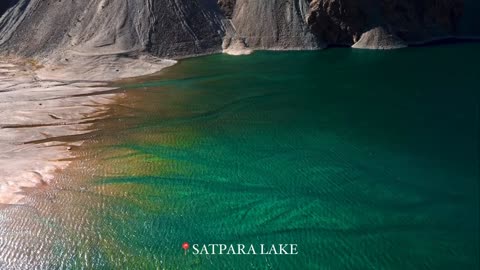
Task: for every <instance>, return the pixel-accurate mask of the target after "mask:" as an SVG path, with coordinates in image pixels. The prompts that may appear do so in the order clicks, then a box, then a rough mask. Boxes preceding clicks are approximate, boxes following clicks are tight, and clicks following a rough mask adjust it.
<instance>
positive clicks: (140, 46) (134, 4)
mask: <svg viewBox="0 0 480 270" xmlns="http://www.w3.org/2000/svg"><path fill="white" fill-rule="evenodd" d="M478 11H480V1H477V0H82V1H79V0H2V2H1V4H0V16H1V18H0V53H1V54H19V55H23V56H35V57H42V56H49V57H51V56H52V55H56V56H59V55H61V56H59V58H61V59H64V58H65V54H67V55H68V53H72V52H75V53H76V54H81V55H91V54H95V55H99V54H102V55H105V54H117V55H118V54H123V55H136V54H138V53H148V54H152V55H155V56H161V57H183V56H190V55H198V54H205V53H213V52H220V51H222V50H227V51H228V50H229V49H230V50H234V51H242V50H249V49H317V48H324V47H326V46H328V45H347V46H354V47H358V48H396V47H403V46H406V45H408V44H416V43H423V42H428V41H431V40H435V39H443V38H450V37H466V36H468V37H473V36H479V34H480V23H479V21H480V20H478V19H477V18H476V14H478ZM67 59H68V58H67Z"/></svg>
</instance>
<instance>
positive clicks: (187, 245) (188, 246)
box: [182, 242, 190, 255]
mask: <svg viewBox="0 0 480 270" xmlns="http://www.w3.org/2000/svg"><path fill="white" fill-rule="evenodd" d="M182 248H183V249H184V250H185V255H187V250H188V249H189V248H190V244H189V243H188V242H185V243H183V244H182Z"/></svg>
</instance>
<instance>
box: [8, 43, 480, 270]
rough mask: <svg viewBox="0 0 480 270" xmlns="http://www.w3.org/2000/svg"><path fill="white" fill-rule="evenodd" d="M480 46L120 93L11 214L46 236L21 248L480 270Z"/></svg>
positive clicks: (201, 71)
mask: <svg viewBox="0 0 480 270" xmlns="http://www.w3.org/2000/svg"><path fill="white" fill-rule="evenodd" d="M478 51H480V45H479V44H455V45H442V46H435V47H417V48H408V49H402V50H397V51H369V50H352V49H347V48H336V49H328V50H324V51H316V52H257V53H254V54H252V55H249V56H243V57H232V56H227V55H213V56H206V57H199V58H194V59H188V60H183V61H181V62H180V63H179V64H178V65H176V66H174V67H172V68H169V69H167V70H165V71H163V72H162V73H160V74H158V75H155V76H149V77H145V78H142V79H136V80H130V81H125V82H122V83H121V84H120V86H121V91H122V92H125V93H126V95H125V97H124V98H122V99H121V100H120V101H119V102H118V104H117V105H113V106H112V107H111V109H110V111H109V116H108V117H107V118H106V119H105V120H103V121H100V122H99V123H97V124H96V127H97V128H98V131H96V132H94V133H92V134H90V135H88V137H87V138H86V139H87V142H86V144H85V145H84V146H83V147H80V148H78V149H75V150H76V151H77V153H78V154H79V155H80V157H81V158H80V160H79V161H76V162H74V166H72V167H71V168H70V172H69V173H68V174H67V175H65V176H64V177H63V179H59V181H58V183H57V186H58V188H57V189H55V190H50V191H48V192H47V194H46V195H45V194H43V193H42V194H38V195H36V196H34V199H32V200H31V201H30V202H29V205H31V206H32V207H37V208H38V209H40V213H38V214H35V215H36V217H35V218H33V217H31V216H32V214H31V213H32V210H27V209H25V208H20V207H18V208H10V209H8V210H6V211H4V212H5V213H4V214H3V215H4V217H7V216H12V215H21V216H26V220H27V221H25V222H24V223H28V224H33V225H29V226H32V228H34V229H33V230H34V231H38V232H39V233H38V235H36V234H33V235H26V236H22V237H17V238H16V239H18V238H21V239H22V241H25V242H27V240H28V241H29V243H31V244H25V245H27V246H29V247H30V249H35V248H38V249H39V250H41V252H39V254H37V255H34V253H33V252H32V254H33V255H25V257H22V258H25V260H28V258H33V259H30V260H29V263H30V265H40V266H44V267H50V268H55V267H57V268H62V267H63V268H75V269H81V268H82V267H84V268H86V269H126V268H129V269H157V268H158V269H477V268H478V266H479V149H480V148H479V147H480V146H479V111H480V110H479V108H480V91H479V90H480V88H479V83H480V79H479V78H480V76H479V75H480V72H479V69H478V63H480V54H479V53H478ZM79 179H81V180H79ZM29 213H30V214H29ZM22 224H23V223H22ZM0 225H1V224H0ZM42 235H48V237H47V240H48V241H47V243H43V244H42V242H45V239H44V238H42ZM6 237H7V238H8V237H12V236H6ZM6 242H8V241H7V240H6ZM184 242H189V243H190V245H193V244H195V243H197V244H210V243H219V244H220V243H221V244H227V245H228V244H246V245H250V244H254V245H259V244H261V243H264V244H267V245H271V244H285V243H293V244H297V245H298V248H297V249H298V254H297V255H276V256H275V255H256V256H253V255H241V256H237V255H194V254H193V253H192V252H193V249H192V247H190V249H189V250H188V253H186V254H185V253H184V250H183V249H182V247H181V245H182V243H184ZM40 246H41V247H40ZM29 254H30V253H29Z"/></svg>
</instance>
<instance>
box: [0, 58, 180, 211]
mask: <svg viewBox="0 0 480 270" xmlns="http://www.w3.org/2000/svg"><path fill="white" fill-rule="evenodd" d="M85 59H87V58H85ZM85 59H82V60H81V62H82V65H80V63H76V64H78V65H76V66H75V65H73V64H75V63H72V65H69V66H66V65H63V66H55V67H51V66H46V67H43V66H40V65H37V64H35V63H33V62H31V61H28V60H25V59H19V58H8V59H7V58H5V59H0V205H3V207H4V205H8V204H16V203H19V202H20V200H22V199H23V198H24V197H25V194H26V193H29V192H31V191H32V189H36V190H39V189H38V188H41V187H43V186H45V185H48V184H49V183H50V182H51V181H53V179H54V177H58V176H59V175H60V174H61V173H60V172H62V171H63V170H64V169H65V168H66V167H67V166H69V164H70V163H71V162H72V160H73V159H74V157H75V154H74V152H75V151H72V150H73V149H74V147H77V146H80V145H82V143H83V142H84V140H85V139H86V138H89V136H91V134H92V132H94V131H96V128H95V127H94V125H93V124H94V123H95V122H96V121H98V120H101V119H103V118H105V117H107V115H108V110H109V105H110V104H113V103H115V102H116V101H117V100H118V98H121V97H122V95H123V93H122V92H121V91H119V89H118V87H115V86H112V85H111V84H110V83H108V82H107V81H108V80H110V79H114V77H113V74H110V73H108V72H107V73H106V75H102V74H101V73H100V71H104V70H105V69H106V67H105V66H108V67H111V66H112V64H111V63H108V59H103V58H102V61H101V62H99V63H93V62H91V61H90V62H88V61H87V60H85ZM79 61H80V60H79ZM116 61H117V62H118V63H116V64H119V65H123V66H122V67H121V68H122V70H128V68H129V67H133V68H134V71H132V72H134V73H128V72H127V71H125V72H122V73H121V75H122V76H128V75H132V76H134V75H140V74H141V73H142V72H143V73H151V72H155V71H158V70H159V69H161V68H164V67H167V66H170V65H172V64H173V62H171V61H163V60H159V59H147V60H146V59H142V60H141V61H133V60H132V61H133V62H132V61H129V60H122V61H118V59H117V60H116ZM89 65H90V66H89ZM115 68H120V67H115ZM96 70H97V72H96ZM139 72H140V73H139ZM137 73H138V74H137ZM40 190H41V189H40Z"/></svg>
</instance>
